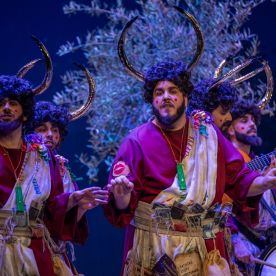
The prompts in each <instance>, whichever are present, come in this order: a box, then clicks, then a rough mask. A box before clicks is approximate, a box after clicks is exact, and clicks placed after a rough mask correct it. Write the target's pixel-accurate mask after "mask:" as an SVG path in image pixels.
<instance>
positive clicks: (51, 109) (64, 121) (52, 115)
mask: <svg viewBox="0 0 276 276" xmlns="http://www.w3.org/2000/svg"><path fill="white" fill-rule="evenodd" d="M46 122H50V123H52V124H53V125H54V126H57V127H58V129H59V132H60V137H61V140H62V141H63V140H64V138H65V136H66V135H67V133H68V125H69V122H70V114H69V111H68V109H67V108H65V107H63V106H59V105H56V104H54V103H52V102H48V101H40V102H37V103H36V105H35V110H34V117H33V120H32V121H30V123H29V124H28V125H27V132H28V133H33V132H34V130H35V129H36V128H37V127H39V126H41V125H42V124H43V123H46Z"/></svg>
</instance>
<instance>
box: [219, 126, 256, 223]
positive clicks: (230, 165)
mask: <svg viewBox="0 0 276 276" xmlns="http://www.w3.org/2000/svg"><path fill="white" fill-rule="evenodd" d="M218 137H219V143H220V147H221V148H222V150H223V153H224V158H225V193H226V194H227V195H228V196H229V197H230V198H232V199H233V212H234V213H235V214H236V215H239V216H240V215H241V214H246V217H247V218H248V221H247V223H249V224H254V223H257V222H258V213H259V212H258V210H259V209H258V208H259V200H260V198H261V195H258V196H253V197H247V193H248V190H249V188H250V185H251V184H252V182H253V181H254V179H255V178H256V177H257V176H259V175H260V174H259V173H257V172H255V171H251V170H250V169H249V168H248V167H247V165H246V163H245V162H244V160H243V157H242V156H241V154H240V153H239V152H238V151H237V150H236V149H235V148H234V146H233V145H232V143H231V142H230V141H228V140H227V139H226V138H225V137H224V136H223V135H222V134H221V132H220V131H218Z"/></svg>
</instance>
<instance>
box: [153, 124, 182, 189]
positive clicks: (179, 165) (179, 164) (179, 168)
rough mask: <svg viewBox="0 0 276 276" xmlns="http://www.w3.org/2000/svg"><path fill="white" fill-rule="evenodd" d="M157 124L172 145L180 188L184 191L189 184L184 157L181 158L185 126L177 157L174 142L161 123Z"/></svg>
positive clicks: (170, 145)
mask: <svg viewBox="0 0 276 276" xmlns="http://www.w3.org/2000/svg"><path fill="white" fill-rule="evenodd" d="M157 126H158V128H159V129H160V131H161V133H162V135H163V137H164V138H165V140H166V142H167V144H168V145H169V147H170V150H171V153H172V155H173V158H174V161H175V163H176V171H177V179H178V186H179V189H180V190H182V191H184V190H186V189H187V184H186V179H185V174H184V170H183V163H182V159H181V154H182V150H183V141H184V132H185V126H184V127H183V130H182V135H181V142H180V143H181V144H180V150H179V159H177V158H176V155H175V153H174V151H173V148H172V144H171V142H170V140H169V138H168V137H167V135H166V134H165V132H164V131H163V129H162V128H161V127H160V126H159V124H157Z"/></svg>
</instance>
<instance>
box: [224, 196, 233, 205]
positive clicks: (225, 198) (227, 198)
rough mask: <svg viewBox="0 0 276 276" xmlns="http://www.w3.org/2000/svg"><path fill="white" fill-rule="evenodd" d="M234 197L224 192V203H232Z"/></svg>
mask: <svg viewBox="0 0 276 276" xmlns="http://www.w3.org/2000/svg"><path fill="white" fill-rule="evenodd" d="M232 202H233V199H232V198H231V197H230V196H228V195H227V194H223V196H222V203H232Z"/></svg>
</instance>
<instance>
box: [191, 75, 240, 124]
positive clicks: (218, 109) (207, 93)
mask: <svg viewBox="0 0 276 276" xmlns="http://www.w3.org/2000/svg"><path fill="white" fill-rule="evenodd" d="M215 81H216V80H215V79H214V78H210V79H205V80H202V81H200V82H199V83H198V84H196V85H195V88H194V89H193V93H191V95H190V99H189V105H188V114H191V112H192V111H193V110H204V111H207V112H209V113H210V114H211V115H212V117H213V120H214V122H215V124H216V125H217V126H218V127H219V128H221V127H222V126H223V124H225V123H226V122H229V121H231V120H232V116H231V113H230V111H231V108H232V107H233V105H234V103H235V102H236V101H237V95H238V92H237V90H236V88H235V87H234V86H232V85H231V84H230V83H229V82H227V81H225V82H223V83H222V84H221V85H219V86H217V87H215V88H213V89H212V90H209V89H208V87H210V86H211V85H212V84H213V83H215Z"/></svg>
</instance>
